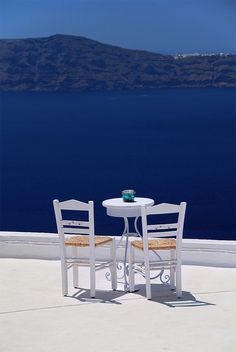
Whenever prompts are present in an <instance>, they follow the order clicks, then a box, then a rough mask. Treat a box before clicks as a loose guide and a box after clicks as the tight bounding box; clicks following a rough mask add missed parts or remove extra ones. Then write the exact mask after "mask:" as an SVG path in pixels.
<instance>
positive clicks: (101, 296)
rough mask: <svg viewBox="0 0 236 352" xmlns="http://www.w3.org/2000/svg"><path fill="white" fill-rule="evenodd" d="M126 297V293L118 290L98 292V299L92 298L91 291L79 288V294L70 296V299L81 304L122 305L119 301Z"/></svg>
mask: <svg viewBox="0 0 236 352" xmlns="http://www.w3.org/2000/svg"><path fill="white" fill-rule="evenodd" d="M124 295H126V292H124V291H120V290H116V291H112V290H106V291H103V290H97V291H96V298H91V297H90V290H89V289H87V288H82V287H81V288H78V289H77V292H75V293H74V294H72V295H68V296H67V297H69V298H74V299H76V300H78V301H80V302H87V303H88V302H91V303H107V304H122V302H119V301H118V299H119V298H120V297H122V296H124Z"/></svg>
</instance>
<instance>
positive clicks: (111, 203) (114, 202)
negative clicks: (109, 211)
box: [102, 197, 154, 209]
mask: <svg viewBox="0 0 236 352" xmlns="http://www.w3.org/2000/svg"><path fill="white" fill-rule="evenodd" d="M153 204H154V200H153V199H151V198H141V197H135V201H134V202H124V201H123V198H111V199H106V200H104V201H103V202H102V205H103V206H104V207H105V208H113V209H124V208H131V209H132V208H137V207H141V206H142V205H146V206H151V205H153Z"/></svg>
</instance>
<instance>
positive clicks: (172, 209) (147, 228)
mask: <svg viewBox="0 0 236 352" xmlns="http://www.w3.org/2000/svg"><path fill="white" fill-rule="evenodd" d="M185 210H186V203H185V202H182V203H180V204H178V205H176V204H168V203H162V204H158V205H154V206H152V207H142V208H141V215H142V234H143V240H135V241H132V242H131V246H130V256H129V289H130V292H134V279H135V277H134V275H135V272H139V273H141V274H142V275H143V276H145V278H146V296H147V299H151V297H152V296H151V281H150V280H151V279H150V271H151V270H161V271H163V272H164V270H165V269H169V270H170V275H169V280H170V287H171V288H172V289H174V288H176V294H177V297H178V298H180V297H182V284H181V247H182V236H183V226H184V218H185ZM175 213H176V215H177V222H176V219H175V221H174V222H171V223H168V224H163V223H160V222H159V223H158V224H157V223H156V222H155V224H149V219H150V218H151V217H150V215H154V217H152V218H157V216H156V215H161V216H162V217H164V215H166V214H175ZM176 215H171V216H176ZM168 216H170V215H168ZM159 217H160V216H159ZM150 220H151V219H150ZM162 221H163V219H162ZM152 222H153V220H152ZM136 250H138V251H141V253H142V258H143V259H144V261H142V262H137V263H136V261H135V255H136ZM164 250H165V253H166V256H167V259H166V258H164V259H162V257H161V255H162V254H163V253H164V252H163V251H164ZM167 250H168V252H166V251H167ZM153 252H154V253H153ZM139 254H140V253H139ZM150 257H151V259H150Z"/></svg>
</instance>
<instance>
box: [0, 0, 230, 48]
mask: <svg viewBox="0 0 236 352" xmlns="http://www.w3.org/2000/svg"><path fill="white" fill-rule="evenodd" d="M56 33H61V34H74V35H80V36H85V37H89V38H92V39H95V40H98V41H101V42H104V43H109V44H115V45H119V46H122V47H126V48H136V49H144V50H149V51H154V52H160V53H182V52H196V51H198V52H234V53H235V52H236V0H0V38H25V37H39V36H40V37H42V36H49V35H53V34H56Z"/></svg>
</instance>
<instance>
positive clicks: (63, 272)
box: [61, 259, 68, 296]
mask: <svg viewBox="0 0 236 352" xmlns="http://www.w3.org/2000/svg"><path fill="white" fill-rule="evenodd" d="M61 282H62V295H63V296H67V295H68V274H67V267H66V262H65V260H63V259H61Z"/></svg>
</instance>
